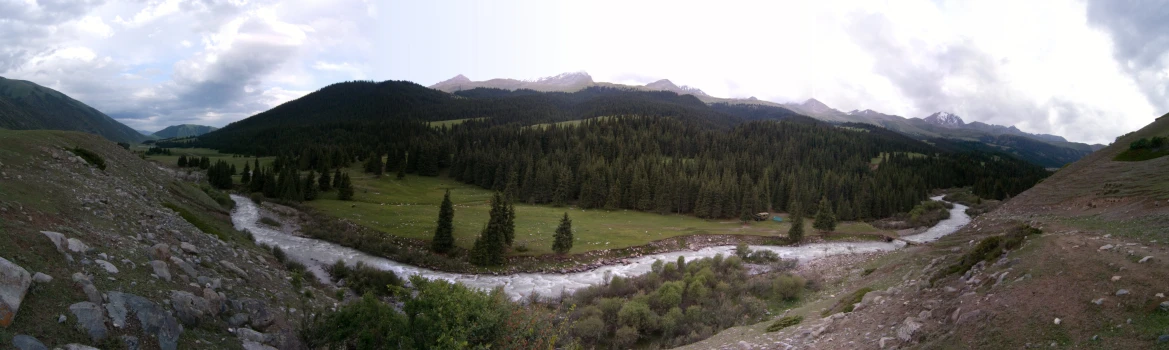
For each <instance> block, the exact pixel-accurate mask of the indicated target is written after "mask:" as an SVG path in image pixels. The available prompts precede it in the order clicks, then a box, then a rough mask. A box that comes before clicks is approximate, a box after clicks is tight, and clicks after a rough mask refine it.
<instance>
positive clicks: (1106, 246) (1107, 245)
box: [1100, 244, 1112, 250]
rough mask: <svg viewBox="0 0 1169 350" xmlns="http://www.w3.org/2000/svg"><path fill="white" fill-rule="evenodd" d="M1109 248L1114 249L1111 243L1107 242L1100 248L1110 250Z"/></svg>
mask: <svg viewBox="0 0 1169 350" xmlns="http://www.w3.org/2000/svg"><path fill="white" fill-rule="evenodd" d="M1109 249H1112V245H1111V244H1105V245H1103V246H1100V250H1109Z"/></svg>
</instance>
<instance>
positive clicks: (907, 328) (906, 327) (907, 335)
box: [897, 317, 922, 342]
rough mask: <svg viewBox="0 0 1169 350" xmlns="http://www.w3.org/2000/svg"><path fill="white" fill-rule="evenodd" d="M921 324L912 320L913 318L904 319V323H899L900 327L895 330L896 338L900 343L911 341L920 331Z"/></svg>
mask: <svg viewBox="0 0 1169 350" xmlns="http://www.w3.org/2000/svg"><path fill="white" fill-rule="evenodd" d="M921 326H922V324H921V323H920V322H917V321H916V320H914V319H913V317H906V318H905V321H904V322H901V327H898V328H897V338H898V339H901V341H906V342H907V341H910V340H913V335H914V334H916V333H917V331H918V330H919V329H921Z"/></svg>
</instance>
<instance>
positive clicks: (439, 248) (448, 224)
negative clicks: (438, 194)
mask: <svg viewBox="0 0 1169 350" xmlns="http://www.w3.org/2000/svg"><path fill="white" fill-rule="evenodd" d="M454 219H455V207H454V205H453V204H451V190H447V191H446V194H445V195H443V197H442V205H441V206H439V207H438V228H436V229H434V239H433V240H431V241H430V249H432V250H434V252H435V253H444V254H445V253H447V252H450V251H451V248H453V247H454V246H455V237H454V230H455V227H454V223H453V221H454Z"/></svg>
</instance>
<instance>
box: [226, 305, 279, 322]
mask: <svg viewBox="0 0 1169 350" xmlns="http://www.w3.org/2000/svg"><path fill="white" fill-rule="evenodd" d="M233 304H234V305H232V307H233V308H234V309H235V310H236V311H239V312H244V313H247V314H248V319H249V321H251V322H250V324H251V325H252V328H253V329H266V328H268V326H270V325H272V323H273V322H275V321H276V315H273V314H272V313H270V312H268V307H267V306H266V305H264V302H263V301H260V300H256V299H240V300H236V301H233Z"/></svg>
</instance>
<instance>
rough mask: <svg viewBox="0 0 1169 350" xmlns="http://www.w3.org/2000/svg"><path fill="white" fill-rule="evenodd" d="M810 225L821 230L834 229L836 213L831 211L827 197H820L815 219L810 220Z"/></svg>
mask: <svg viewBox="0 0 1169 350" xmlns="http://www.w3.org/2000/svg"><path fill="white" fill-rule="evenodd" d="M812 227H813V228H815V229H817V230H820V231H822V232H827V231H832V230H835V229H836V215H835V214H833V213H832V206H831V205H829V204H828V198H826V197H820V208H819V209H818V210H817V211H816V221H815V222H812Z"/></svg>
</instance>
